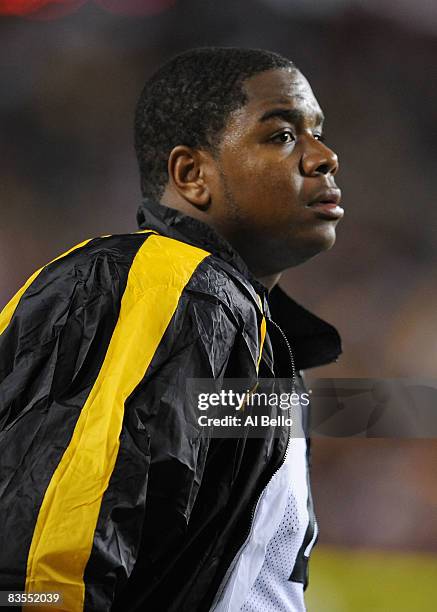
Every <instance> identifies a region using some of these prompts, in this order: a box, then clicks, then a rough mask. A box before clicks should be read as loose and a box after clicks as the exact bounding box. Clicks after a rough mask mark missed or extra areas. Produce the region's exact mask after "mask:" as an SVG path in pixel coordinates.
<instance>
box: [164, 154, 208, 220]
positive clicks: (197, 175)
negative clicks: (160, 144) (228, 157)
mask: <svg viewBox="0 0 437 612" xmlns="http://www.w3.org/2000/svg"><path fill="white" fill-rule="evenodd" d="M210 161H211V159H210V156H209V155H208V154H207V153H206V152H205V151H201V150H199V149H192V148H191V147H187V146H185V145H178V146H177V147H174V149H172V151H171V153H170V155H169V158H168V177H169V182H170V184H171V185H172V186H173V188H174V189H175V190H176V191H177V192H178V193H179V194H180V195H181V196H182V197H183V198H184V199H185V200H187V201H188V202H190V203H191V204H193V205H194V206H196V207H197V208H202V209H205V208H207V207H208V206H209V204H210V201H211V193H210V189H209V181H208V176H209V165H210Z"/></svg>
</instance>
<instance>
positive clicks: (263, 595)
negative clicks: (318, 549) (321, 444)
mask: <svg viewBox="0 0 437 612" xmlns="http://www.w3.org/2000/svg"><path fill="white" fill-rule="evenodd" d="M293 431H296V429H295V425H294V426H293ZM306 450H307V448H306V440H305V437H304V436H303V433H302V436H301V437H294V438H290V441H289V444H288V447H287V452H286V457H285V460H284V463H283V464H282V465H281V467H280V468H279V470H278V471H277V472H276V473H275V474H274V475H273V477H272V479H271V480H270V481H269V483H268V485H267V486H266V488H265V489H264V490H263V492H262V494H261V496H260V498H259V500H258V503H257V506H256V510H255V514H254V518H253V522H252V527H251V531H250V534H249V536H248V538H247V540H246V542H245V544H244V545H243V547H242V549H241V550H240V552H239V555H238V556H237V557H236V559H234V562H233V564H232V565H231V567H230V570H229V571H228V574H227V576H226V577H225V581H224V582H225V587H224V589H223V590H222V591H220V590H219V593H220V595H219V598H218V601H217V602H215V604H213V606H212V608H211V610H214V612H240V611H241V612H304V610H305V603H304V597H303V582H293V581H290V580H289V578H290V575H291V573H292V571H293V568H294V567H295V564H296V560H297V557H298V553H299V551H301V552H302V546H303V543H304V538H305V534H306V533H307V528H308V523H309V514H308V485H307V483H308V478H307V458H306ZM316 535H317V526H315V529H314V534H312V537H311V540H310V542H309V543H308V545H307V546H306V549H305V551H304V554H305V556H306V557H308V556H309V552H310V549H311V547H312V545H313V543H314V541H315V539H316Z"/></svg>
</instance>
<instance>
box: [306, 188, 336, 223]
mask: <svg viewBox="0 0 437 612" xmlns="http://www.w3.org/2000/svg"><path fill="white" fill-rule="evenodd" d="M340 202H341V191H340V189H325V190H324V191H321V192H319V193H318V194H317V195H316V196H315V197H314V198H313V199H312V200H311V202H309V204H307V205H306V206H307V207H308V208H311V209H312V210H313V211H314V212H315V214H316V216H317V217H319V218H320V219H326V220H328V221H338V220H339V219H341V218H342V217H343V215H344V209H343V208H342V207H341V206H340Z"/></svg>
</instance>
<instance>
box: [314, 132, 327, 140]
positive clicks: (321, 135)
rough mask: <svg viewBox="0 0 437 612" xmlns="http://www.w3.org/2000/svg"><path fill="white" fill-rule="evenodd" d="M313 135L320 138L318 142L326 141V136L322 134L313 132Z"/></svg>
mask: <svg viewBox="0 0 437 612" xmlns="http://www.w3.org/2000/svg"><path fill="white" fill-rule="evenodd" d="M313 136H314V138H315V139H316V140H320V142H325V141H326V138H325V137H324V136H323V134H313Z"/></svg>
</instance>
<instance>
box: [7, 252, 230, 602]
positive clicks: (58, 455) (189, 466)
mask: <svg viewBox="0 0 437 612" xmlns="http://www.w3.org/2000/svg"><path fill="white" fill-rule="evenodd" d="M203 257H204V256H202V257H200V256H199V261H202V259H203ZM198 263H199V262H198ZM139 264H141V262H139ZM194 264H195V262H194ZM194 264H193V270H191V272H190V271H188V272H187V278H186V279H185V281H184V279H183V278H182V279H180V278H179V280H178V283H179V284H177V283H176V285H175V283H173V282H165V283H159V282H156V281H155V282H153V279H152V282H151V283H150V284H149V285H148V286H144V285H143V284H142V281H139V280H138V276H137V272H136V271H135V270H134V269H133V266H131V269H130V271H129V278H127V277H126V278H123V275H122V274H121V273H120V268H119V266H118V265H117V264H116V263H115V262H114V261H112V259H111V257H110V256H102V257H97V258H94V260H93V262H92V264H90V265H89V267H87V268H86V270H84V269H82V268H80V267H75V266H65V265H62V262H61V263H60V264H54V265H53V264H52V265H51V266H49V267H48V268H47V269H45V270H43V272H42V273H41V274H40V275H39V276H38V277H37V279H36V280H35V281H34V282H33V283H32V284H31V285H30V286H29V287H28V288H27V289H26V291H25V292H24V294H23V295H22V296H21V298H20V300H19V302H18V303H17V304H16V307H15V309H14V311H13V313H12V315H11V308H9V309H8V308H7V309H6V311H4V312H6V315H4V313H3V333H2V334H1V336H0V457H1V476H0V520H1V521H2V524H3V525H5V526H6V529H3V531H2V537H1V540H2V541H1V547H0V586H1V588H2V589H16V590H26V591H28V592H32V591H45V592H48V591H52V592H60V593H61V596H62V598H63V603H62V605H60V606H58V607H57V609H65V610H69V611H70V612H71V611H75V610H83V609H86V610H99V611H101V610H109V609H110V607H111V604H112V601H113V599H114V596H115V593H116V591H117V590H119V589H121V588H122V587H123V585H124V584H125V583H126V580H127V579H128V577H129V576H130V574H131V572H132V570H133V568H134V566H135V563H136V561H137V557H138V550H139V544H140V540H141V536H142V534H143V535H144V532H145V531H146V532H147V533H148V534H149V535H150V542H151V546H150V561H151V563H157V564H158V565H159V563H162V562H166V561H168V560H169V555H171V553H172V551H174V549H175V547H176V546H177V543H178V542H179V541H180V538H181V537H183V533H184V529H186V526H187V523H188V521H189V517H190V512H191V509H192V507H193V504H194V502H195V499H196V493H197V490H198V488H199V486H200V483H201V478H202V469H203V465H204V461H205V456H206V451H207V444H205V443H204V441H202V440H201V439H200V436H199V432H198V430H197V429H196V427H195V424H194V421H193V419H194V418H195V414H194V412H193V407H192V405H191V404H190V403H189V402H186V379H187V378H189V377H194V378H203V377H211V378H214V379H217V380H219V379H220V378H221V377H222V376H223V374H224V371H225V368H226V364H227V359H228V358H229V354H230V351H231V349H232V345H233V342H234V338H235V334H236V322H235V321H233V320H232V319H231V317H230V314H229V309H227V308H226V307H225V306H224V305H223V304H221V303H220V302H219V301H214V300H213V301H211V300H210V299H207V298H205V297H204V296H202V294H201V293H197V292H195V291H194V292H193V291H191V292H190V291H189V290H187V289H186V283H187V282H188V281H189V278H190V274H193V273H194V270H195V265H194ZM181 283H182V284H181ZM5 317H6V318H7V319H8V320H7V321H5ZM218 337H220V341H218V342H217V341H216V340H217V338H218ZM163 513H164V514H165V513H167V514H168V518H169V519H171V521H172V522H171V523H167V525H168V528H167V529H166V530H165V532H164V531H163V524H164V523H163V521H162V518H163ZM11 534H14V537H10V536H11ZM150 579H151V580H152V577H150Z"/></svg>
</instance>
